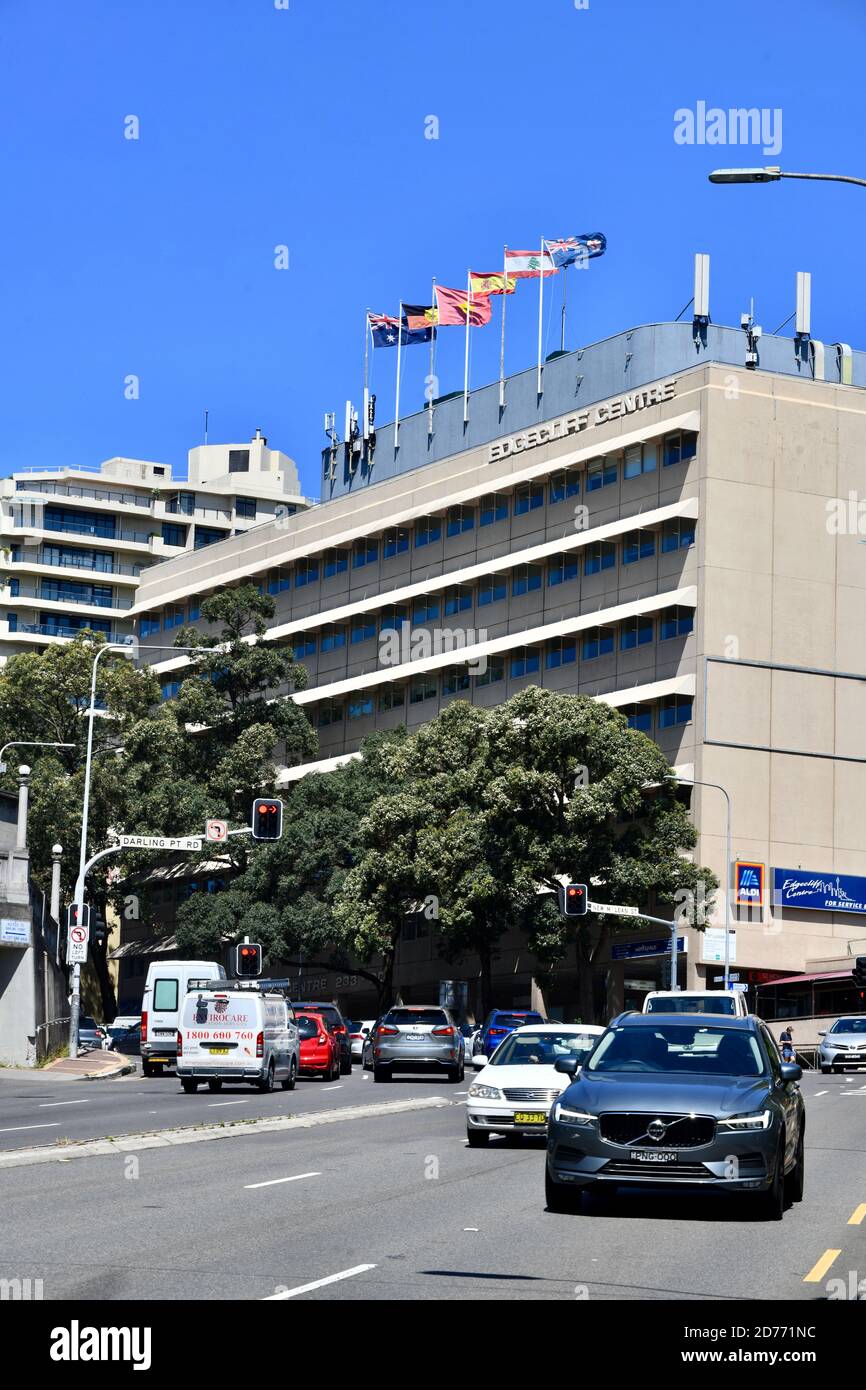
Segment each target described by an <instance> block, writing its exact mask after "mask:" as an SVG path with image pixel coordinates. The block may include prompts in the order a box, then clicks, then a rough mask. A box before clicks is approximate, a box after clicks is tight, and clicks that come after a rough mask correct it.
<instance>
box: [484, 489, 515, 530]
mask: <svg viewBox="0 0 866 1390" xmlns="http://www.w3.org/2000/svg"><path fill="white" fill-rule="evenodd" d="M507 520H508V498H507V497H506V495H505V494H504V493H502V492H491V493H490V495H489V496H488V497H482V499H481V505H480V507H479V511H478V524H479V526H492V525H493V523H494V522H495V521H507Z"/></svg>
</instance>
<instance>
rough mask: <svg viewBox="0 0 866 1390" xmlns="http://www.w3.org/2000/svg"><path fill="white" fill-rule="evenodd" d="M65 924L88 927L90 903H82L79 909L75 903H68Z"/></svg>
mask: <svg viewBox="0 0 866 1390" xmlns="http://www.w3.org/2000/svg"><path fill="white" fill-rule="evenodd" d="M66 926H67V929H68V928H69V927H89V926H90V904H89V903H82V904H81V908H80V910H79V907H78V904H77V903H70V904H69V906H68V907H67V909H66Z"/></svg>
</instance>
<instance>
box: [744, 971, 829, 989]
mask: <svg viewBox="0 0 866 1390" xmlns="http://www.w3.org/2000/svg"><path fill="white" fill-rule="evenodd" d="M850 979H851V971H850V970H818V971H816V972H815V974H814V975H783V976H782V977H781V979H779V980H768V981H767V982H766V984H763V985H758V986H757V988H758V989H769V988H771V987H772V986H773V985H808V984H811V983H812V981H813V980H850ZM852 983H853V981H852Z"/></svg>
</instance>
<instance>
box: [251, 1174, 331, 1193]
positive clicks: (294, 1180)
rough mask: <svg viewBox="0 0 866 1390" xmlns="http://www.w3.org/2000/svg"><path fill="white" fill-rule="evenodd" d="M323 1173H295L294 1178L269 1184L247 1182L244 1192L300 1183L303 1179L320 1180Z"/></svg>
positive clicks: (275, 1180) (275, 1179) (279, 1179)
mask: <svg viewBox="0 0 866 1390" xmlns="http://www.w3.org/2000/svg"><path fill="white" fill-rule="evenodd" d="M321 1176H322V1175H321V1173H295V1175H294V1177H292V1178H271V1179H270V1181H269V1182H245V1183H244V1191H245V1192H252V1190H253V1188H255V1187H276V1186H277V1184H278V1183H281V1182H300V1181H301V1178H320V1177H321Z"/></svg>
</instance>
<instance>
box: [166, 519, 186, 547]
mask: <svg viewBox="0 0 866 1390" xmlns="http://www.w3.org/2000/svg"><path fill="white" fill-rule="evenodd" d="M162 539H163V541H164V542H165V544H166V545H181V546H182V545H186V527H185V526H178V525H177V523H176V522H174V521H164V522H163V523H162Z"/></svg>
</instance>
